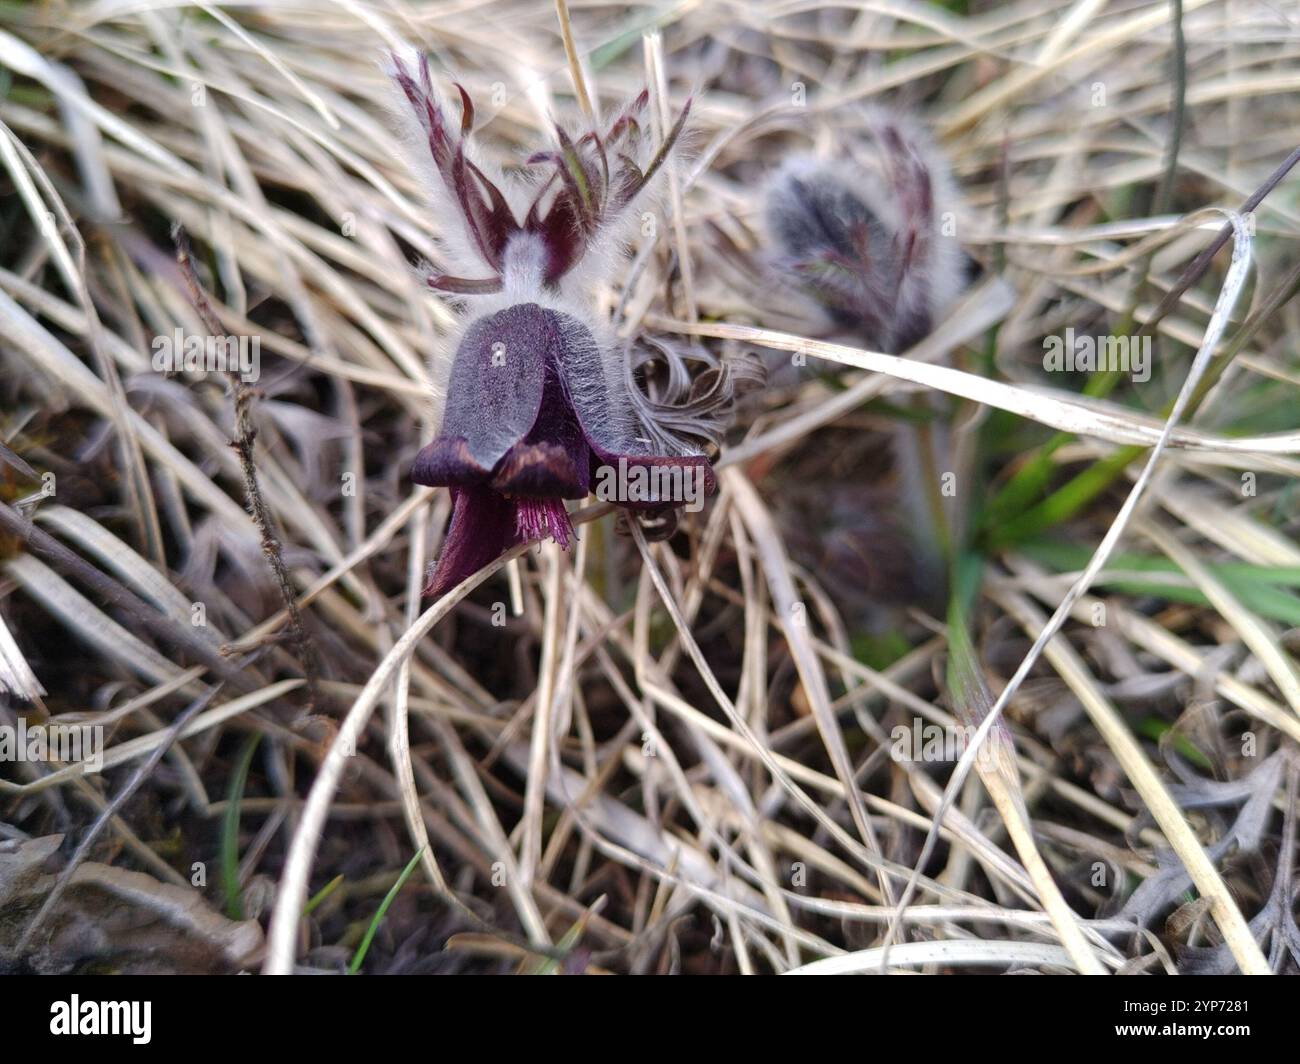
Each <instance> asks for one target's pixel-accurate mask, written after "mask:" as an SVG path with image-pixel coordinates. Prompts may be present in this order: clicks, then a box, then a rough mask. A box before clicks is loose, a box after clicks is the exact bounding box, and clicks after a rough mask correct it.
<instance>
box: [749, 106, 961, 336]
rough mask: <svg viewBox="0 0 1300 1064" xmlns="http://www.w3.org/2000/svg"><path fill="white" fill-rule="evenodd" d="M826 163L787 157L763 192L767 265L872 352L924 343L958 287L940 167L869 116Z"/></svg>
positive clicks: (915, 133) (920, 140)
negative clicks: (862, 133)
mask: <svg viewBox="0 0 1300 1064" xmlns="http://www.w3.org/2000/svg"><path fill="white" fill-rule="evenodd" d="M866 134H867V135H866V137H865V138H863V139H861V140H845V141H842V142H841V143H840V145H839V147H840V148H841V149H842V151H841V153H840V155H839V156H838V157H837V158H835V159H834V160H829V159H822V158H818V157H815V156H812V155H796V156H794V157H792V158H790V159H788V160H787V161H786V162H785V163H784V164H783V165H782V166H781V168H780V169H779V170H778V171H777V173H776V175H775V177H774V178H773V180H772V182H771V183H770V185H769V187H768V192H767V204H766V220H767V228H768V232H769V235H770V237H771V240H772V243H773V245H774V250H773V255H772V265H773V266H774V267H775V268H776V270H777V272H778V273H779V274H780V275H782V276H783V277H784V278H785V279H786V280H787V281H789V282H790V283H791V284H792V285H793V286H794V287H795V288H796V289H798V290H799V291H801V292H803V293H804V294H805V295H806V296H810V297H811V298H812V299H813V300H815V301H816V302H817V303H818V304H820V306H821V307H822V309H823V310H824V311H825V312H826V314H827V315H828V316H829V317H830V319H831V321H832V322H833V324H834V326H835V327H836V328H837V329H839V330H842V331H846V332H851V333H854V334H856V336H857V337H858V338H860V339H861V340H862V341H863V342H864V343H866V344H867V345H868V346H870V347H872V348H874V349H875V350H879V351H887V352H891V353H895V354H896V353H898V352H900V351H905V350H907V348H909V347H911V346H912V345H913V344H915V343H917V341H919V340H921V339H922V338H923V337H925V336H926V335H927V334H928V333H929V332H930V330H931V329H932V328H933V327H934V325H935V324H936V322H937V321H938V320H939V318H940V317H941V316H942V314H943V312H944V311H946V310H947V309H948V307H949V306H950V305H951V304H952V302H953V301H954V300H955V298H956V297H957V295H958V294H959V293H960V291H961V289H962V288H963V287H964V285H965V283H966V280H967V272H968V265H969V260H968V259H967V258H966V256H965V255H964V254H963V253H962V251H961V248H960V246H959V245H958V243H957V240H956V239H955V214H954V213H953V211H954V208H955V206H956V198H957V197H956V190H955V188H954V186H953V182H952V177H951V175H950V172H949V168H948V164H947V163H946V162H945V161H944V159H943V157H942V156H941V155H940V154H939V152H938V150H937V149H936V148H935V147H934V146H933V145H932V144H931V143H930V142H929V140H928V138H927V137H926V136H925V134H924V133H923V132H922V131H921V130H920V129H919V128H918V127H917V126H915V124H913V123H912V122H911V121H910V120H908V119H906V118H904V117H903V116H900V115H895V114H890V113H887V112H883V111H879V112H872V113H871V114H870V115H869V117H868V121H867V126H866Z"/></svg>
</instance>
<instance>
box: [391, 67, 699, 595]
mask: <svg viewBox="0 0 1300 1064" xmlns="http://www.w3.org/2000/svg"><path fill="white" fill-rule="evenodd" d="M391 73H392V76H393V79H394V81H395V82H396V84H397V86H398V88H399V89H400V93H401V101H400V107H399V112H400V113H401V115H402V117H403V119H404V121H405V124H406V127H407V128H406V132H407V135H408V140H409V141H411V143H412V146H413V147H414V148H416V150H417V157H416V163H417V166H419V167H420V168H421V169H422V170H424V171H425V173H426V177H427V178H428V181H427V184H428V186H429V193H430V196H431V198H432V200H433V203H434V206H435V209H436V210H437V213H438V219H439V222H440V224H442V225H443V226H444V232H443V233H442V234H441V237H442V239H441V246H442V252H443V257H444V258H445V259H446V260H447V261H448V264H449V265H451V266H452V267H453V268H452V269H450V270H437V271H434V270H430V271H429V272H428V273H427V276H426V280H427V283H428V284H429V285H430V287H432V288H434V289H436V290H438V291H442V292H446V293H450V294H452V295H455V296H457V297H460V298H462V299H463V301H464V302H465V305H466V315H465V318H464V329H463V332H462V333H461V334H460V336H459V340H458V341H457V342H455V343H454V344H452V345H450V347H449V350H448V351H447V352H445V353H444V354H441V355H439V357H437V358H435V360H434V362H433V367H432V368H433V375H434V382H435V386H436V403H437V406H438V411H437V412H438V414H439V415H440V424H439V426H438V430H437V435H436V436H435V438H434V440H433V442H432V443H430V444H429V445H428V446H426V447H425V448H424V449H423V450H422V451H421V452H420V453H419V455H418V456H417V457H416V460H415V464H414V466H413V467H412V469H411V479H412V480H413V481H415V482H416V483H417V484H426V485H429V486H433V487H447V488H450V489H451V492H452V499H453V509H452V517H451V526H450V528H449V529H448V532H447V538H446V542H445V544H444V546H443V551H442V555H441V557H440V558H439V560H438V564H437V566H436V567H435V568H434V571H433V573H432V575H431V576H430V579H429V583H428V586H427V587H426V588H425V593H426V594H428V595H440V594H442V593H443V592H445V591H447V590H448V589H449V588H451V587H453V586H455V585H456V584H458V583H460V582H461V581H462V580H464V579H465V578H466V577H468V576H470V575H471V574H473V573H474V572H476V571H477V570H478V569H480V568H482V567H483V566H484V565H486V564H487V563H489V562H491V561H492V560H493V559H495V558H496V557H498V556H499V555H500V554H501V553H502V552H503V551H505V550H507V549H509V548H510V547H512V546H514V545H515V544H518V543H522V542H527V541H529V540H533V539H542V538H546V537H550V538H552V539H554V540H555V541H556V542H558V543H559V544H561V545H562V546H565V547H567V546H568V543H569V537H570V535H571V534H572V526H571V525H570V523H569V517H568V512H567V510H566V509H565V505H564V500H565V499H584V498H586V497H587V496H588V494H589V493H591V492H592V491H593V490H595V491H596V493H597V494H598V495H599V496H600V497H602V498H605V499H608V501H614V502H618V503H619V504H620V505H623V506H628V507H631V508H634V509H641V510H647V511H654V510H665V509H669V510H671V509H673V508H675V506H677V505H678V504H680V503H681V502H682V501H683V499H682V489H683V487H685V488H686V489H687V490H688V491H689V490H690V489H691V488H695V489H698V490H697V491H696V492H694V494H699V493H701V492H702V493H710V492H712V491H713V489H714V478H713V471H712V468H711V466H710V464H709V460H708V458H707V457H705V455H704V454H702V453H700V452H699V451H698V449H696V448H694V447H692V446H691V445H690V444H688V443H687V442H686V439H685V437H689V436H690V432H689V429H688V431H687V432H685V433H682V432H679V431H674V430H676V429H679V428H680V427H681V426H680V422H679V421H677V422H672V423H670V424H664V423H652V421H654V420H655V419H657V418H658V416H659V413H660V411H661V408H659V407H658V406H657V405H656V404H655V403H653V402H651V401H649V400H648V399H647V398H646V397H645V396H644V395H642V394H641V393H640V392H639V391H638V387H637V385H636V383H635V381H634V379H633V359H632V356H631V355H630V353H629V348H628V346H627V345H621V346H620V345H619V344H616V343H614V342H613V338H612V337H611V336H608V335H607V334H606V330H605V329H604V328H603V327H602V326H601V325H600V323H598V322H597V321H596V320H595V319H594V317H593V315H592V313H591V309H590V308H591V306H592V289H593V287H594V285H595V284H596V283H598V282H599V281H601V280H603V279H605V278H604V276H603V271H606V270H608V269H609V267H610V266H611V264H612V263H613V262H614V261H616V259H617V256H618V253H619V252H620V250H621V246H622V244H623V242H624V240H625V239H626V237H627V236H628V232H627V229H628V226H629V225H630V224H635V223H636V221H637V218H636V217H635V216H634V215H633V214H632V212H631V211H630V210H629V208H630V205H631V204H632V202H633V200H634V199H636V197H637V196H638V195H639V194H640V193H641V192H642V191H643V190H644V189H645V188H646V186H647V185H648V184H649V183H650V181H651V180H652V179H653V178H654V177H655V176H656V174H658V173H659V172H661V170H662V167H663V164H664V162H665V160H666V159H667V157H668V154H669V152H670V151H671V149H672V146H673V143H674V142H675V141H676V139H677V137H678V135H679V134H680V132H681V129H682V126H683V123H684V121H685V118H686V113H687V111H686V109H684V110H683V112H682V115H681V117H679V118H678V120H677V122H676V124H675V125H674V127H673V129H672V130H671V132H670V133H669V134H668V136H667V138H666V139H665V140H664V142H663V143H662V144H661V145H659V147H658V148H657V150H655V151H653V152H651V151H649V150H648V146H647V145H646V143H645V139H646V138H644V137H643V136H642V131H641V127H640V124H639V116H640V114H641V112H642V111H643V109H644V108H645V105H646V102H647V97H646V94H645V93H642V94H641V95H640V96H638V97H637V98H636V99H635V100H634V101H633V102H632V103H631V104H630V105H629V106H628V107H626V108H625V109H624V110H622V111H621V112H619V113H618V114H617V115H616V117H615V118H614V119H613V121H612V122H611V123H610V124H609V126H608V128H607V129H606V131H605V132H604V133H603V134H601V133H598V132H596V131H595V130H592V131H590V132H587V133H585V134H584V135H582V136H579V137H576V138H574V137H571V136H570V135H569V134H568V133H566V132H565V131H564V130H562V129H559V128H558V127H557V129H556V140H557V144H556V146H555V147H554V148H553V149H551V150H547V151H541V152H537V153H536V154H534V155H532V156H531V157H530V158H529V159H528V160H527V164H528V165H529V166H534V167H540V168H544V172H543V175H542V177H541V178H540V180H538V181H537V182H535V183H533V184H531V185H527V186H522V185H519V186H515V185H511V184H510V183H509V182H507V181H506V180H505V179H504V178H503V177H502V176H501V175H500V174H498V173H496V172H494V171H493V170H492V168H491V167H490V166H489V165H488V164H487V163H486V162H485V161H483V160H479V159H477V158H476V157H475V156H474V153H473V150H472V145H471V143H470V142H469V140H468V137H469V133H470V131H471V129H472V127H473V122H474V109H473V105H472V104H471V102H470V99H469V96H468V94H467V93H466V92H465V90H464V89H461V88H460V87H459V86H457V89H458V90H459V93H460V98H461V121H460V126H459V133H457V132H456V131H455V130H454V129H453V128H452V127H451V126H449V125H448V123H447V120H446V117H445V115H444V112H443V108H442V105H441V103H440V101H439V99H438V98H437V95H436V94H435V92H434V89H433V85H432V79H431V77H430V74H429V68H428V64H427V61H426V60H425V59H424V58H423V57H420V58H419V59H418V61H417V62H415V65H414V69H412V67H411V66H410V65H408V63H407V62H405V61H403V60H402V59H400V58H398V57H396V56H394V57H393V66H392V70H391ZM705 435H707V433H705ZM611 471H617V472H616V474H615V475H614V476H610V475H609V474H610V473H611ZM628 481H636V482H637V485H639V487H633V488H632V489H631V490H625V489H626V488H627V486H628V485H627V484H626V483H625V482H628Z"/></svg>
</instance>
